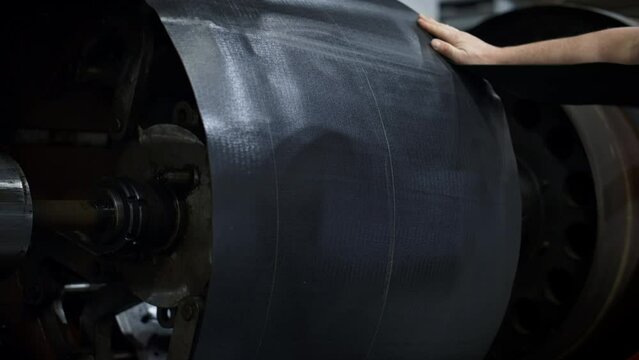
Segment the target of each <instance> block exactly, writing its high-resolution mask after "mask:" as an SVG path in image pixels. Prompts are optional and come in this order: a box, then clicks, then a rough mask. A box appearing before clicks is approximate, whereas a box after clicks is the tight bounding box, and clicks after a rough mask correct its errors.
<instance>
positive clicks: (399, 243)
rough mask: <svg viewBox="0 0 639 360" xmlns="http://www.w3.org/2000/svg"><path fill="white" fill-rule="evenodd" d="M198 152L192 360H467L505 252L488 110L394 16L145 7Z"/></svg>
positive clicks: (286, 6) (273, 8) (509, 275)
mask: <svg viewBox="0 0 639 360" xmlns="http://www.w3.org/2000/svg"><path fill="white" fill-rule="evenodd" d="M149 4H150V5H151V6H152V7H154V8H155V9H156V10H157V12H158V13H159V15H160V17H161V20H162V22H163V24H164V26H165V28H166V29H167V31H168V33H169V35H170V37H171V38H172V40H173V42H174V44H175V46H176V48H177V51H178V53H179V54H180V56H181V58H182V61H183V63H184V65H185V68H186V71H187V74H188V76H189V78H190V80H191V84H192V86H193V90H194V93H195V97H196V100H197V104H198V107H199V111H200V114H201V118H202V121H203V123H204V127H205V131H206V134H207V140H208V144H207V146H208V150H209V160H210V161H211V166H212V168H211V171H212V182H213V185H214V187H215V191H214V197H213V206H214V210H213V214H214V216H213V223H214V226H213V229H214V239H213V248H212V260H213V267H212V273H211V279H210V283H209V292H208V296H207V299H206V308H205V310H204V317H203V323H202V326H201V330H200V333H199V337H198V338H199V342H198V344H197V346H196V349H195V355H194V357H195V359H211V358H216V359H254V358H258V359H362V358H375V359H390V358H392V359H474V358H475V359H479V358H482V357H483V355H484V353H485V351H486V350H487V349H488V346H489V345H490V343H491V341H492V338H493V336H494V334H495V332H496V330H497V327H498V325H499V322H500V320H501V317H502V315H503V311H504V309H505V306H506V303H507V301H508V297H509V294H510V287H511V283H512V279H513V274H514V269H515V265H516V259H517V253H518V247H519V223H520V204H519V201H520V200H519V189H518V181H517V180H518V179H517V171H516V166H515V161H514V157H513V153H512V148H511V144H510V139H509V136H508V130H507V128H506V126H505V121H504V115H503V110H502V108H501V104H500V102H499V101H498V99H497V98H496V97H494V96H493V95H492V93H491V91H490V90H489V88H488V87H487V86H486V84H485V83H484V82H483V81H481V80H480V79H477V78H473V77H469V76H464V75H461V74H459V73H457V72H456V71H455V69H453V68H452V67H451V66H450V65H449V64H448V63H447V62H446V61H444V60H443V59H442V58H440V57H439V56H438V55H437V54H435V53H434V52H433V51H432V50H431V49H430V47H429V46H428V42H429V40H430V39H429V37H428V36H427V35H425V34H424V33H423V32H422V31H420V30H419V29H418V28H417V27H416V25H415V20H416V18H417V14H415V13H414V12H413V11H411V10H409V9H408V8H406V7H405V6H403V5H401V4H400V3H398V2H395V1H342V0H330V1H301V0H299V1H232V2H229V1H173V0H151V1H149Z"/></svg>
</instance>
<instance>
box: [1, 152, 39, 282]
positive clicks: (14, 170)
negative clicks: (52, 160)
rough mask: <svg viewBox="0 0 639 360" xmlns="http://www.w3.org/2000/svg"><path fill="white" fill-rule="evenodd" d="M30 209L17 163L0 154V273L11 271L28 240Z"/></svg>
mask: <svg viewBox="0 0 639 360" xmlns="http://www.w3.org/2000/svg"><path fill="white" fill-rule="evenodd" d="M32 226H33V208H32V204H31V194H30V191H29V184H28V183H27V180H26V178H25V176H24V173H23V172H22V170H21V169H20V166H19V165H18V164H17V163H16V162H15V161H13V160H12V159H11V158H10V157H8V156H6V155H3V154H0V275H4V274H6V273H8V272H11V271H12V270H13V269H14V267H15V266H16V265H17V264H18V263H19V261H20V259H22V257H23V256H24V255H25V254H26V252H27V249H28V248H29V243H30V242H31V228H32Z"/></svg>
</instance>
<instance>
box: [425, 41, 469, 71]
mask: <svg viewBox="0 0 639 360" xmlns="http://www.w3.org/2000/svg"><path fill="white" fill-rule="evenodd" d="M430 44H431V46H432V47H433V49H435V51H437V52H438V53H440V54H442V55H444V56H445V57H447V58H449V59H450V60H452V61H453V62H455V63H457V64H460V65H461V64H463V63H464V61H463V60H464V59H463V56H462V55H463V52H462V51H461V50H459V49H457V48H456V47H454V46H453V45H451V44H449V43H447V42H444V41H442V40H439V39H433V41H431V43H430Z"/></svg>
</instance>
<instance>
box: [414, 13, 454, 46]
mask: <svg viewBox="0 0 639 360" xmlns="http://www.w3.org/2000/svg"><path fill="white" fill-rule="evenodd" d="M417 23H418V24H419V26H421V27H422V28H423V29H424V30H426V31H428V32H429V33H430V34H431V35H433V36H435V37H437V38H440V39H442V40H444V41H446V42H448V43H451V42H454V40H455V38H456V36H457V34H458V32H459V30H457V29H455V28H454V27H452V26H448V25H445V24H442V23H440V22H438V21H436V20H435V19H433V18H427V17H425V16H424V15H420V16H419V19H418V20H417Z"/></svg>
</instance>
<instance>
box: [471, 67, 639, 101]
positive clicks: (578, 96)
mask: <svg viewBox="0 0 639 360" xmlns="http://www.w3.org/2000/svg"><path fill="white" fill-rule="evenodd" d="M460 69H463V70H465V71H471V72H473V73H475V74H477V75H479V76H482V77H484V78H486V79H487V80H488V81H490V82H491V84H493V86H495V88H496V89H497V90H499V91H500V92H501V91H504V92H508V93H510V94H511V95H514V96H516V97H518V98H521V99H526V100H532V101H538V102H550V103H557V104H607V105H633V106H639V65H619V64H606V63H597V64H579V65H508V66H503V65H501V66H500V65H472V66H462V67H461V68H460Z"/></svg>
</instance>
